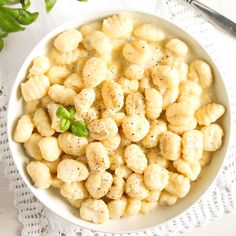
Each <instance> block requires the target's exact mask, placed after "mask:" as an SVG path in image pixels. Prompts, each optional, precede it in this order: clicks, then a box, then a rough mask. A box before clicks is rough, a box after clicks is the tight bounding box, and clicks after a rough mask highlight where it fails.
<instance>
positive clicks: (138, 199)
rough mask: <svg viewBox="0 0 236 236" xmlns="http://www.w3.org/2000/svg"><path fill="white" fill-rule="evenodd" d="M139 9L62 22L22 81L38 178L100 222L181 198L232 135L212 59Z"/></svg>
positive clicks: (20, 136) (17, 133)
mask: <svg viewBox="0 0 236 236" xmlns="http://www.w3.org/2000/svg"><path fill="white" fill-rule="evenodd" d="M135 16H136V14H133V13H121V14H116V15H114V16H110V17H108V18H106V19H101V20H99V21H97V22H91V23H89V24H87V25H84V26H81V27H80V28H79V29H67V30H65V31H64V32H61V33H60V34H58V35H57V36H55V38H54V39H53V41H52V44H51V45H52V46H51V48H50V49H49V50H48V52H47V54H46V55H40V56H38V57H36V58H35V59H33V61H32V64H31V65H29V69H28V71H27V73H26V76H25V81H23V82H22V83H21V84H20V90H21V95H22V97H23V109H22V111H23V114H22V115H21V117H19V120H18V121H17V124H16V127H15V130H14V132H13V134H12V136H13V139H14V141H16V142H18V143H20V144H22V146H23V147H24V150H25V153H26V154H27V155H28V158H29V159H30V161H29V162H27V163H28V164H26V170H27V173H28V175H29V177H30V179H31V180H32V184H34V185H35V186H36V187H37V188H42V189H47V188H50V187H52V188H54V191H58V192H59V193H60V194H61V196H62V197H63V198H64V200H66V201H65V203H66V204H69V205H70V206H71V207H74V208H76V210H77V211H79V213H80V217H81V219H82V220H86V221H89V222H92V223H95V224H103V223H105V222H106V221H108V219H114V220H120V219H122V218H125V217H131V216H135V215H137V214H140V213H141V214H149V213H150V212H151V211H154V210H158V208H157V205H161V206H162V205H167V206H172V205H174V204H175V203H176V202H177V201H179V200H180V199H181V198H183V197H185V196H186V195H187V194H188V192H189V191H190V189H191V185H192V183H193V182H194V181H197V180H198V179H199V178H200V177H199V176H200V174H201V171H202V170H203V169H204V167H205V166H206V165H207V164H208V163H209V162H210V161H211V158H212V156H213V155H212V153H213V152H215V151H216V150H218V149H219V148H220V147H221V146H222V144H223V142H224V140H223V136H224V127H223V126H222V127H221V126H220V125H219V124H217V123H219V119H220V118H221V117H222V116H223V115H224V114H225V111H226V107H224V106H223V105H221V104H219V103H217V100H215V94H214V71H213V70H212V68H211V66H210V64H208V62H206V61H203V60H202V59H201V58H197V57H196V55H194V54H193V52H192V50H191V48H190V47H189V46H188V42H187V41H186V42H185V41H183V40H182V39H179V38H173V36H172V35H170V34H169V33H167V32H166V31H165V30H164V29H163V28H160V26H158V25H155V24H153V23H152V22H148V23H147V22H141V21H140V20H138V21H137V20H136V19H135ZM224 123H225V122H223V123H222V124H224Z"/></svg>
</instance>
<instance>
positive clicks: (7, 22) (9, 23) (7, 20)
mask: <svg viewBox="0 0 236 236" xmlns="http://www.w3.org/2000/svg"><path fill="white" fill-rule="evenodd" d="M2 9H3V8H2V7H0V28H1V30H2V31H5V32H17V31H22V30H24V28H23V27H21V26H20V25H19V23H18V22H17V20H16V19H15V18H14V17H13V16H12V15H11V14H9V13H7V12H5V11H4V10H2Z"/></svg>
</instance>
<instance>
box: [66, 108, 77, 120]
mask: <svg viewBox="0 0 236 236" xmlns="http://www.w3.org/2000/svg"><path fill="white" fill-rule="evenodd" d="M67 110H68V111H69V112H70V119H73V118H74V116H75V113H76V110H75V107H73V106H72V107H70V108H69V109H67Z"/></svg>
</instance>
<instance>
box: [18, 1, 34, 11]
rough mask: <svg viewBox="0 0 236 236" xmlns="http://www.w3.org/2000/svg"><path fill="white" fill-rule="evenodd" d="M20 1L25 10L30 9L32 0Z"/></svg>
mask: <svg viewBox="0 0 236 236" xmlns="http://www.w3.org/2000/svg"><path fill="white" fill-rule="evenodd" d="M20 3H21V5H22V7H23V8H24V9H25V10H26V9H28V8H29V7H30V5H31V1H30V0H20Z"/></svg>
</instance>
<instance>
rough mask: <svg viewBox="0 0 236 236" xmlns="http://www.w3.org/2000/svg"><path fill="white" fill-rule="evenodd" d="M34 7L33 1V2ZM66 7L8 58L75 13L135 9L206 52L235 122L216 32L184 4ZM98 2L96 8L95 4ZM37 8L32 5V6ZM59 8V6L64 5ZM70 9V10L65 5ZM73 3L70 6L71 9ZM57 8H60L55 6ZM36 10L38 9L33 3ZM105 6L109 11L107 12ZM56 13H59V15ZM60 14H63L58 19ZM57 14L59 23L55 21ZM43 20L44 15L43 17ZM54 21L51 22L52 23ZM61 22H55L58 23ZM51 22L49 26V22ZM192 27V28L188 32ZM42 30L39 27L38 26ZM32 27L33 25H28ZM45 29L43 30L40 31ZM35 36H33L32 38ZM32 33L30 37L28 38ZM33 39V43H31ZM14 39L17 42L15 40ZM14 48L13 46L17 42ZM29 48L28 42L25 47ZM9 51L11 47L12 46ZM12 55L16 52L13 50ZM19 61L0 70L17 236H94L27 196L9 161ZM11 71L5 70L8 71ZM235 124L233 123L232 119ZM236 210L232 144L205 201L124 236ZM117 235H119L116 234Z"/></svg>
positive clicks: (165, 231) (174, 228)
mask: <svg viewBox="0 0 236 236" xmlns="http://www.w3.org/2000/svg"><path fill="white" fill-rule="evenodd" d="M36 2H37V1H36ZM72 2H73V1H71V3H68V1H64V2H63V1H61V2H58V5H57V6H56V9H55V10H54V11H57V12H58V14H57V15H56V14H54V15H52V16H47V17H48V18H47V19H49V18H50V17H51V19H52V21H48V22H50V23H49V24H47V27H48V28H47V31H43V29H42V28H43V27H44V26H45V25H44V26H43V27H42V25H43V24H42V21H41V22H39V24H41V25H39V24H38V25H37V23H36V25H35V29H34V31H33V30H31V34H30V32H25V33H24V35H23V34H21V35H20V34H19V36H18V37H19V38H20V40H21V43H18V45H15V48H13V49H12V51H10V48H9V49H5V50H9V52H10V53H11V52H12V55H13V54H14V53H15V51H17V50H18V49H19V48H20V47H22V46H23V45H24V51H23V50H22V51H21V52H23V54H22V55H24V56H26V55H27V53H28V52H29V51H30V50H31V48H30V46H32V45H33V44H34V43H36V42H37V41H38V35H41V36H42V35H44V34H45V33H46V32H48V31H50V30H52V29H53V28H54V27H55V26H56V25H57V24H58V23H60V22H62V21H63V20H66V19H68V18H71V16H76V15H77V14H78V13H81V14H82V11H83V14H85V13H86V11H87V10H91V9H92V8H93V9H97V10H99V9H106V10H107V9H136V10H145V11H147V12H150V13H155V14H161V15H162V16H163V17H166V18H168V19H170V20H172V21H174V22H175V23H176V24H178V25H179V26H181V27H182V28H183V29H185V30H186V31H188V32H189V33H190V34H192V35H193V36H194V37H195V38H197V39H198V40H199V41H200V43H202V45H203V46H204V47H205V48H206V49H207V51H208V52H209V53H210V54H211V56H212V57H213V59H214V60H215V61H216V63H217V64H218V65H219V66H220V68H222V70H223V71H222V70H221V71H222V72H223V73H224V78H225V79H226V86H227V87H228V90H229V92H230V100H231V105H232V107H233V112H234V119H235V117H236V116H235V113H236V97H235V96H234V95H233V82H232V81H233V80H232V79H233V78H230V75H229V74H227V73H226V72H225V71H224V68H225V67H224V65H223V62H222V61H221V60H220V59H219V56H218V55H217V53H216V52H217V50H216V48H217V47H218V45H216V42H215V41H214V39H215V38H216V37H220V36H219V35H217V34H218V32H217V31H216V30H215V29H214V28H213V27H212V25H210V24H209V23H208V22H206V21H205V20H204V19H203V18H202V17H201V16H200V15H198V14H197V13H196V12H194V11H193V10H192V9H191V8H190V7H189V6H187V5H186V4H184V3H183V1H182V0H159V1H158V0H149V1H146V0H144V1H143V0H137V1H133V0H123V1H121V0H119V1H117V0H99V1H97V0H90V1H89V2H88V3H86V4H87V5H83V6H82V5H80V4H79V3H76V4H74V3H72ZM97 2H99V4H98V3H97ZM36 4H37V3H35V6H37V5H36ZM63 4H64V5H63ZM70 4H72V5H71V7H69V5H70ZM73 4H74V5H73ZM59 5H60V6H59ZM37 7H40V5H39V4H38V6H37ZM109 7H110V8H109ZM61 11H64V12H63V14H62V13H61ZM61 14H62V15H61ZM59 15H60V20H61V21H60V20H57V19H58V16H59ZM45 18H46V16H45ZM53 19H54V21H53ZM59 21H60V22H59ZM53 22H54V23H53ZM193 25H194V27H193ZM40 26H41V27H40ZM33 27H34V26H33ZM45 27H46V26H45ZM36 32H37V36H36V35H35V34H36ZM33 33H34V34H33ZM26 35H27V37H28V36H30V35H31V36H32V38H31V39H32V42H31V45H29V46H28V47H27V43H28V41H26V42H25V43H24V42H23V40H24V39H27V37H26ZM36 37H37V40H36ZM15 39H16V38H15ZM9 41H10V42H9V44H12V45H13V44H14V43H15V42H16V41H13V40H12V39H11V38H10V39H9ZM16 44H17V42H16ZM29 44H30V43H29ZM12 47H14V46H12ZM14 50H15V51H14ZM3 56H4V61H5V62H6V63H7V62H8V63H9V64H10V63H12V62H11V56H9V54H6V53H5V55H4V54H3ZM3 56H1V55H0V59H1V60H2V61H3ZM21 59H23V57H21V56H19V58H15V63H16V65H11V67H12V68H15V69H16V71H14V72H12V70H10V69H9V70H4V69H3V68H1V70H2V74H0V78H2V79H1V81H0V134H1V135H0V153H1V156H2V158H1V159H2V160H3V161H4V163H5V170H6V176H7V177H8V179H9V182H10V189H11V190H12V192H13V193H14V195H15V206H16V208H17V209H18V214H19V220H20V222H21V223H22V225H23V230H22V235H27V236H36V235H37V236H38V235H43V236H44V235H50V236H53V235H65V236H76V235H80V234H81V235H93V234H94V233H95V232H92V231H90V230H85V229H82V228H79V227H78V226H75V225H73V224H71V223H69V222H67V221H65V220H63V219H61V218H60V217H58V216H56V215H55V214H54V213H53V212H51V211H50V210H48V209H47V208H45V207H44V206H43V205H42V204H41V203H40V202H39V201H38V200H37V199H36V198H35V197H34V196H33V194H32V193H31V192H30V190H29V189H28V188H27V186H26V185H25V184H24V182H23V180H22V179H21V177H20V175H19V173H18V171H17V169H16V167H15V164H14V162H13V159H12V157H11V154H10V151H9V148H8V142H7V135H6V108H7V101H8V95H9V93H10V87H11V84H12V83H13V81H14V78H15V75H16V72H17V69H18V68H19V67H20V65H21V63H22V62H21ZM8 68H10V67H8ZM234 123H236V121H235V120H234ZM235 208H236V149H235V146H233V145H232V144H231V147H230V154H229V156H228V157H227V160H226V162H225V165H224V168H223V170H222V172H221V174H220V175H219V177H218V179H217V181H216V182H215V185H214V187H213V188H211V190H210V191H209V192H208V193H207V194H206V195H205V197H204V198H203V199H202V200H201V201H199V202H198V203H197V204H195V205H194V206H193V207H192V208H190V209H189V210H188V211H187V212H185V213H184V214H182V215H181V216H179V217H177V218H175V219H174V220H172V221H169V222H167V223H166V224H164V225H161V226H157V227H155V228H154V229H152V230H150V231H145V232H142V233H138V234H127V235H132V236H135V235H140V236H141V235H145V234H147V235H159V236H160V235H173V234H175V233H181V232H186V231H188V230H189V229H191V228H193V227H194V226H199V225H203V224H205V223H206V222H208V221H209V220H212V219H214V218H217V217H220V216H221V215H222V214H223V213H224V212H231V211H233V210H235ZM96 235H101V236H103V235H112V234H103V233H98V232H96ZM116 235H118V234H116Z"/></svg>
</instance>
